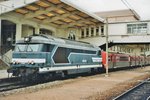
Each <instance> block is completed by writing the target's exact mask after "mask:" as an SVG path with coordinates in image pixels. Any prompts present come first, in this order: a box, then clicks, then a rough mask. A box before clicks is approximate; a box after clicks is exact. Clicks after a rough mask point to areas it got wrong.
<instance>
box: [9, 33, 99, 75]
mask: <svg viewBox="0 0 150 100" xmlns="http://www.w3.org/2000/svg"><path fill="white" fill-rule="evenodd" d="M101 62H102V59H101V53H100V48H99V47H96V46H93V45H91V44H89V43H84V42H78V41H73V40H68V39H61V38H56V37H52V36H50V35H43V34H39V35H33V36H28V37H25V38H24V39H21V40H18V41H17V42H16V46H15V49H14V51H13V55H12V63H11V69H9V70H8V72H9V73H13V75H14V76H30V77H31V76H32V77H33V76H37V75H40V74H45V75H46V76H49V75H51V74H53V75H54V74H57V73H61V74H62V75H67V74H75V73H82V72H88V71H94V70H98V69H100V68H101V67H102V64H101Z"/></svg>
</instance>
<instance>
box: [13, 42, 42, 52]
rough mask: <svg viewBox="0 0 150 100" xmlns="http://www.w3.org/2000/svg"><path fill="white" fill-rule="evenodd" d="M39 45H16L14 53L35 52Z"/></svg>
mask: <svg viewBox="0 0 150 100" xmlns="http://www.w3.org/2000/svg"><path fill="white" fill-rule="evenodd" d="M39 47H40V44H16V47H15V51H17V52H37V51H39Z"/></svg>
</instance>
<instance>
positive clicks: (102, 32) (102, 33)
mask: <svg viewBox="0 0 150 100" xmlns="http://www.w3.org/2000/svg"><path fill="white" fill-rule="evenodd" d="M101 35H104V26H101Z"/></svg>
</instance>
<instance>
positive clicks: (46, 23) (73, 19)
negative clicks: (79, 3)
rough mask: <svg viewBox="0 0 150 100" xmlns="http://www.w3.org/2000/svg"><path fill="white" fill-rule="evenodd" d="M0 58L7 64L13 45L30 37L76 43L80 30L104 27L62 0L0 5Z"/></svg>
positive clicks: (101, 21) (15, 1)
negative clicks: (37, 35) (62, 39)
mask: <svg viewBox="0 0 150 100" xmlns="http://www.w3.org/2000/svg"><path fill="white" fill-rule="evenodd" d="M0 8H1V14H0V38H1V41H0V58H1V59H2V60H3V61H4V62H10V61H11V54H12V50H13V47H14V45H15V42H16V41H17V40H19V39H20V38H23V37H26V36H29V35H34V34H49V35H52V36H56V37H63V38H69V39H74V40H79V37H80V35H81V34H80V33H81V30H82V29H83V28H84V29H89V30H90V27H93V31H94V32H93V36H94V35H96V34H97V33H96V32H97V31H96V29H97V28H99V27H101V26H103V25H104V19H102V18H101V17H98V16H97V15H95V14H92V13H89V12H87V11H84V10H82V9H80V8H78V7H76V6H75V5H74V4H71V3H70V2H67V1H66V0H19V1H18V0H7V1H1V2H0Z"/></svg>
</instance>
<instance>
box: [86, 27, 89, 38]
mask: <svg viewBox="0 0 150 100" xmlns="http://www.w3.org/2000/svg"><path fill="white" fill-rule="evenodd" d="M86 37H89V29H88V28H87V29H86Z"/></svg>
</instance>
